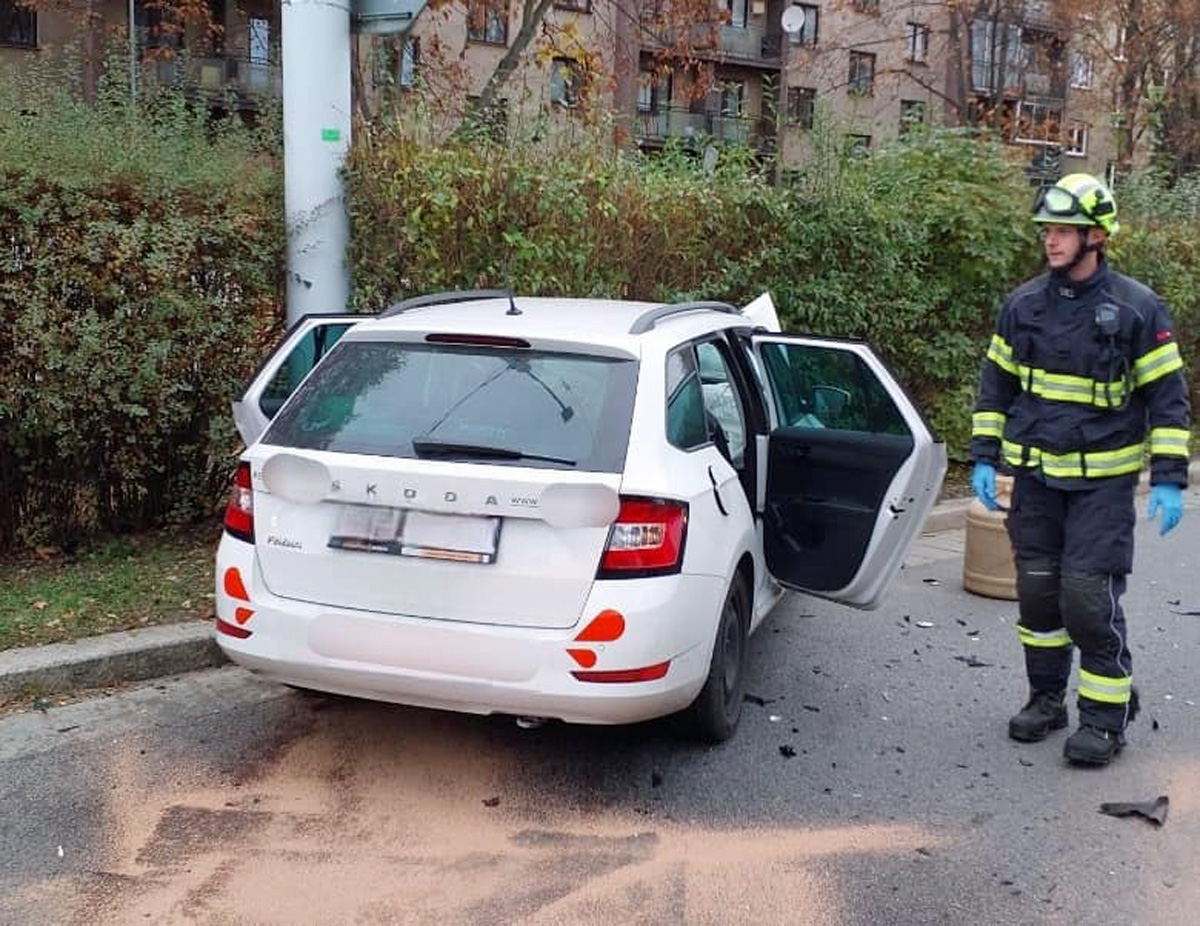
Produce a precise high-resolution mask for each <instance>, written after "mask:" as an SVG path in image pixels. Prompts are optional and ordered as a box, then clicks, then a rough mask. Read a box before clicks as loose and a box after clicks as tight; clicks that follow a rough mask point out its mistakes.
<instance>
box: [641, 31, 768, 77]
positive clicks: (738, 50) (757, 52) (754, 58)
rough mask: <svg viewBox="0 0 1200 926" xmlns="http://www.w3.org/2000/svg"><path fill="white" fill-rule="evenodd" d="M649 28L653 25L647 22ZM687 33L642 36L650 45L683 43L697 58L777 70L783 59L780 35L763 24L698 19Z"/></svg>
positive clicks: (669, 47) (662, 48)
mask: <svg viewBox="0 0 1200 926" xmlns="http://www.w3.org/2000/svg"><path fill="white" fill-rule="evenodd" d="M649 28H650V29H651V30H653V29H654V25H652V24H651V25H649ZM686 31H687V32H688V34H687V35H686V36H680V35H679V34H678V33H677V32H665V33H659V34H656V35H654V36H653V38H650V37H647V38H644V39H643V46H644V47H646V48H650V49H660V50H669V49H672V48H679V47H686V48H688V49H689V50H690V51H691V53H692V54H694V55H695V56H696V57H697V58H703V59H705V60H709V61H718V62H724V63H728V64H741V65H745V66H749V67H758V68H767V69H770V70H776V69H778V68H779V67H781V66H782V63H783V36H782V35H781V34H780V33H772V34H769V35H768V34H767V32H766V30H765V28H764V27H763V26H762V25H759V24H756V23H747V24H746V25H745V26H728V25H720V24H718V23H697V24H695V25H693V26H691V27H689V28H688V29H687V30H686Z"/></svg>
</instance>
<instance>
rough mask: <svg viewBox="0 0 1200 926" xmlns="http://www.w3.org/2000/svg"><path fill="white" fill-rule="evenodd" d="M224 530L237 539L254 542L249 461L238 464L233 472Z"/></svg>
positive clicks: (252, 499) (252, 498)
mask: <svg viewBox="0 0 1200 926" xmlns="http://www.w3.org/2000/svg"><path fill="white" fill-rule="evenodd" d="M225 530H227V531H228V532H229V533H230V534H231V535H232V536H234V537H236V538H237V539H238V540H244V541H246V543H254V491H253V489H252V487H251V485H250V464H249V463H241V464H239V465H238V468H237V472H236V473H234V474H233V486H232V488H231V489H230V490H229V504H228V505H226V506H225Z"/></svg>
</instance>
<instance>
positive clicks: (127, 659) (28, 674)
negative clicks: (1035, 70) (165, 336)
mask: <svg viewBox="0 0 1200 926" xmlns="http://www.w3.org/2000/svg"><path fill="white" fill-rule="evenodd" d="M1188 475H1189V477H1190V478H1191V480H1193V481H1194V482H1200V461H1196V462H1194V463H1192V464H1191V466H1190V467H1189V468H1188ZM1149 488H1150V481H1149V478H1148V477H1147V476H1146V475H1145V474H1143V477H1142V480H1141V482H1140V483H1139V485H1138V494H1145V493H1147V492H1148V491H1149ZM973 502H974V498H973V497H967V498H955V499H949V500H947V501H944V502H940V503H938V504H936V505H934V507H933V511H931V512H930V513H929V516H928V517H927V518H926V519H925V524H924V526H923V527H922V530H921V532H922V533H923V534H934V533H938V532H940V531H950V530H961V529H963V528H964V527H966V523H967V511H968V510H969V509H970V507H971V505H972V503H973ZM228 661H229V660H228V659H226V658H225V654H224V653H223V652H222V651H221V648H220V647H219V646H217V642H216V639H215V638H214V631H213V624H212V621H189V622H188V623H186V624H166V625H163V626H161V627H146V628H144V629H141V630H125V631H121V632H119V633H110V634H106V635H104V636H99V637H87V638H84V639H82V640H76V641H75V642H73V643H52V644H50V645H49V646H29V647H21V648H18V649H12V650H3V651H0V705H2V704H4V702H5V701H8V700H11V699H13V698H18V697H22V696H28V695H31V694H35V695H39V696H46V695H54V694H63V693H65V692H71V691H78V690H80V689H84V688H103V687H105V686H107V685H118V684H121V683H123V682H140V681H145V680H146V679H151V678H160V677H162V676H164V675H178V674H180V673H183V672H195V671H196V670H198V669H209V668H213V667H215V666H220V665H225V664H226V663H227V662H228Z"/></svg>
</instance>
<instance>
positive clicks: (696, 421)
mask: <svg viewBox="0 0 1200 926" xmlns="http://www.w3.org/2000/svg"><path fill="white" fill-rule="evenodd" d="M708 439H709V438H708V426H707V425H706V423H705V421H704V395H703V392H702V391H701V388H700V374H699V371H698V370H697V368H696V353H695V350H694V349H693V348H692V345H690V344H686V345H684V346H683V347H679V348H676V349H675V350H673V351H671V353H669V354H667V440H668V441H670V442H671V444H672V445H674V446H676V447H678V448H679V449H680V450H691V449H693V448H695V447H699V446H701V445H703V444H706V443H708Z"/></svg>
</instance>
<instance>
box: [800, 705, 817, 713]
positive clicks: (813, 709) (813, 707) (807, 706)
mask: <svg viewBox="0 0 1200 926" xmlns="http://www.w3.org/2000/svg"><path fill="white" fill-rule="evenodd" d="M800 706H801V707H802V708H804V709H805V710H806V711H812V712H813V713H814V714H819V713H821V709H820V708H819V707H817V706H816V705H815V704H801V705H800Z"/></svg>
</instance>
